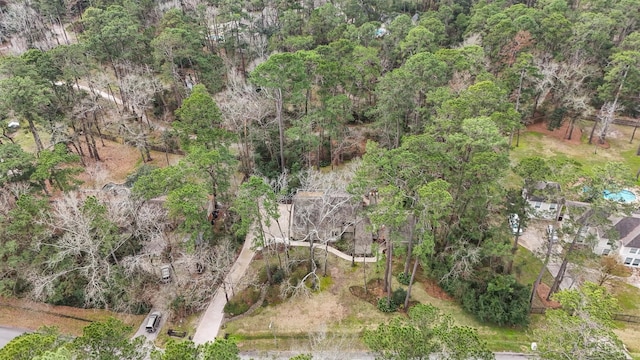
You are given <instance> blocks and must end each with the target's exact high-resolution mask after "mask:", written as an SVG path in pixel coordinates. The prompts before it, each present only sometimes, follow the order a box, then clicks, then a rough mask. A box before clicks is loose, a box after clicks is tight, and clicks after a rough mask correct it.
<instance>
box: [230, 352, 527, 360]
mask: <svg viewBox="0 0 640 360" xmlns="http://www.w3.org/2000/svg"><path fill="white" fill-rule="evenodd" d="M298 354H300V352H295V351H262V352H260V351H247V352H241V353H240V359H243V360H249V359H255V360H260V359H269V360H288V359H289V358H291V357H293V356H295V355H298ZM495 356H496V360H526V359H534V357H533V356H532V355H529V354H521V353H511V352H499V353H495ZM313 359H314V360H343V359H349V360H374V359H375V356H374V355H373V354H371V353H369V352H364V351H358V352H355V351H354V352H350V351H344V352H341V353H340V354H336V353H335V352H333V353H331V352H328V353H322V352H314V353H313ZM431 359H433V360H437V359H438V358H437V357H435V356H433V357H431Z"/></svg>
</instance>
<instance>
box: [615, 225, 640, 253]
mask: <svg viewBox="0 0 640 360" xmlns="http://www.w3.org/2000/svg"><path fill="white" fill-rule="evenodd" d="M614 228H615V229H616V231H618V234H619V235H620V241H621V242H622V245H623V246H625V247H633V248H640V218H637V217H625V218H622V219H620V221H618V222H617V223H616V224H615V225H614Z"/></svg>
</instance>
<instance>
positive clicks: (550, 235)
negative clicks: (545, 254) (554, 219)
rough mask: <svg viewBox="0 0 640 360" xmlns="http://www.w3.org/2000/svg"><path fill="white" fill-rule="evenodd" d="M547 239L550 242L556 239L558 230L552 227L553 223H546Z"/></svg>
mask: <svg viewBox="0 0 640 360" xmlns="http://www.w3.org/2000/svg"><path fill="white" fill-rule="evenodd" d="M547 239H549V240H550V241H551V242H556V241H558V232H557V231H556V229H554V228H553V225H547Z"/></svg>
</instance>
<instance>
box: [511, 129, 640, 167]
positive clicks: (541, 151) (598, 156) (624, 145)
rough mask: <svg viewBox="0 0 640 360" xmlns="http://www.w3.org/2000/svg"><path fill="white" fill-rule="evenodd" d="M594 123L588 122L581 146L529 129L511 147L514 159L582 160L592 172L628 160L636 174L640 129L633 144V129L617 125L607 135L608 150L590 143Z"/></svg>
mask: <svg viewBox="0 0 640 360" xmlns="http://www.w3.org/2000/svg"><path fill="white" fill-rule="evenodd" d="M592 124H593V123H591V122H585V123H584V125H583V126H584V128H585V131H584V132H583V137H582V140H581V143H580V144H578V145H574V144H569V143H567V142H563V141H560V140H558V139H555V138H553V137H550V136H545V135H543V134H541V133H536V132H531V131H527V132H524V133H522V134H521V135H520V144H519V146H518V147H514V148H513V149H512V150H511V160H512V161H513V162H514V163H517V162H518V161H519V160H520V159H522V158H525V157H529V156H541V157H545V158H552V157H561V158H571V159H573V160H576V161H578V162H579V163H581V164H582V165H583V167H584V168H585V169H586V170H587V171H588V170H589V169H591V168H593V167H594V166H602V165H604V164H606V163H608V162H612V161H620V162H624V163H625V164H626V165H627V166H629V168H630V169H631V173H630V175H631V176H633V177H635V174H636V171H637V170H638V168H640V156H637V155H636V150H637V148H638V142H640V132H638V133H637V134H636V137H635V139H634V141H633V143H631V144H630V143H629V139H630V138H631V133H632V132H633V128H631V127H626V126H619V125H613V126H612V128H611V132H610V133H611V135H610V136H609V137H608V138H607V141H608V142H609V145H610V147H609V148H608V149H604V148H601V147H596V146H594V145H589V144H588V143H587V141H588V136H589V131H590V129H591V125H592Z"/></svg>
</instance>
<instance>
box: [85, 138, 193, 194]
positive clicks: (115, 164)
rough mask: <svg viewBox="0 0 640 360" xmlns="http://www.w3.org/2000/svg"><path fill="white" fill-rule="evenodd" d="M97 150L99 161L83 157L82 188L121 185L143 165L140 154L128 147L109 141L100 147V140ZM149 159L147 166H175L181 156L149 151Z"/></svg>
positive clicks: (105, 141)
mask: <svg viewBox="0 0 640 360" xmlns="http://www.w3.org/2000/svg"><path fill="white" fill-rule="evenodd" d="M82 145H83V146H84V144H82ZM97 148H98V155H99V156H100V161H96V160H94V159H90V158H89V157H88V156H85V159H84V161H85V164H86V165H85V172H84V173H82V174H80V175H79V176H78V178H79V179H80V180H82V181H83V182H84V184H83V185H82V187H83V188H89V189H91V188H93V189H101V188H102V186H104V185H105V184H106V183H109V182H114V183H123V182H124V181H125V180H126V179H127V176H128V175H129V174H131V173H132V172H133V171H134V170H135V169H136V167H138V166H139V165H140V164H142V163H143V161H142V157H141V155H140V152H139V151H138V150H136V149H135V148H133V147H131V146H128V145H124V144H120V143H117V142H114V141H109V140H104V145H102V140H99V141H98V144H97ZM151 158H152V160H151V161H150V162H148V164H151V165H155V166H158V167H163V166H167V162H169V163H170V164H175V163H176V162H177V161H178V160H179V159H180V158H181V156H179V155H173V154H169V155H168V156H166V155H165V154H164V153H161V152H157V151H151ZM167 158H168V160H167Z"/></svg>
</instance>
